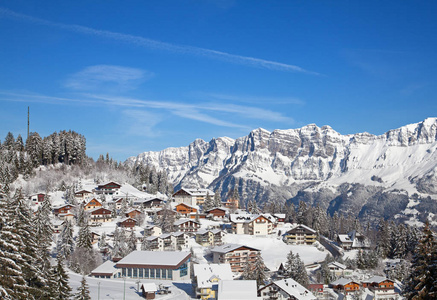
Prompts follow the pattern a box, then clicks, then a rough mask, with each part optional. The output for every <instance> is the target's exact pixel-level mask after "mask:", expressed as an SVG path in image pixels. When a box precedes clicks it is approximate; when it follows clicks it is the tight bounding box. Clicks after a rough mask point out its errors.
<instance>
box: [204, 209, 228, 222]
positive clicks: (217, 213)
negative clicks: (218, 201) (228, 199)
mask: <svg viewBox="0 0 437 300" xmlns="http://www.w3.org/2000/svg"><path fill="white" fill-rule="evenodd" d="M227 212H228V210H227V209H226V208H223V207H214V208H211V209H210V210H207V211H206V213H207V214H208V215H212V217H213V218H218V219H224V218H225V217H226V214H227Z"/></svg>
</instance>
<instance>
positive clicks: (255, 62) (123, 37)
mask: <svg viewBox="0 0 437 300" xmlns="http://www.w3.org/2000/svg"><path fill="white" fill-rule="evenodd" d="M0 16H3V17H9V18H14V19H18V20H22V21H26V22H32V23H34V24H41V25H46V26H52V27H56V28H59V29H63V30H68V31H72V32H77V33H81V34H86V35H93V36H98V37H102V38H108V39H112V40H118V41H121V42H124V43H128V44H133V45H137V46H141V47H144V48H149V49H158V50H165V51H170V52H177V53H182V54H190V55H195V56H204V57H207V58H210V59H216V60H221V61H226V62H230V63H233V64H238V65H245V66H250V67H255V68H261V69H268V70H275V71H286V72H300V73H306V74H312V75H320V74H319V73H317V72H313V71H309V70H306V69H304V68H302V67H299V66H296V65H291V64H286V63H281V62H276V61H271V60H265V59H261V58H256V57H250V56H243V55H237V54H231V53H227V52H223V51H217V50H212V49H206V48H201V47H194V46H187V45H176V44H171V43H166V42H161V41H157V40H152V39H148V38H145V37H141V36H137V35H130V34H124V33H118V32H112V31H108V30H99V29H94V28H91V27H86V26H81V25H75V24H63V23H57V22H52V21H48V20H44V19H40V18H36V17H32V16H28V15H25V14H20V13H17V12H14V11H12V10H9V9H7V8H1V7H0Z"/></svg>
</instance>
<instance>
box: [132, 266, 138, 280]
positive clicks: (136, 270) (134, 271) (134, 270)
mask: <svg viewBox="0 0 437 300" xmlns="http://www.w3.org/2000/svg"><path fill="white" fill-rule="evenodd" d="M133 277H134V278H137V277H138V269H137V268H133Z"/></svg>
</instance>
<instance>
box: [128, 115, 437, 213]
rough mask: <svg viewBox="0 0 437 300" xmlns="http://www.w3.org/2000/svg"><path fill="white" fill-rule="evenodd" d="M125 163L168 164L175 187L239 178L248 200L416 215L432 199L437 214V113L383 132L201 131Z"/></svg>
mask: <svg viewBox="0 0 437 300" xmlns="http://www.w3.org/2000/svg"><path fill="white" fill-rule="evenodd" d="M126 163H127V164H130V165H134V164H139V163H141V164H150V165H153V166H155V167H156V168H157V169H160V170H165V171H166V172H167V174H168V175H169V180H170V181H171V182H172V183H173V184H174V185H175V187H176V188H179V187H191V188H195V187H199V188H207V187H208V188H211V189H214V190H216V189H217V188H219V187H220V188H221V191H222V195H223V196H225V195H226V194H227V192H228V191H229V190H231V189H233V188H234V186H237V187H238V189H239V192H240V195H241V197H242V198H243V199H244V200H245V201H247V200H250V199H256V200H257V201H258V202H259V203H263V202H266V201H269V200H274V201H279V202H281V201H294V202H298V201H300V200H303V201H306V202H310V203H311V204H316V203H318V204H319V205H321V206H323V207H325V208H326V209H328V210H330V211H331V212H333V211H337V210H338V211H340V212H343V213H355V214H358V215H359V216H360V217H363V218H373V219H374V218H376V217H381V216H384V217H394V216H396V215H397V214H399V213H400V212H403V215H405V214H408V213H409V214H410V215H411V216H413V217H415V218H416V217H417V213H416V210H417V209H418V208H420V205H419V204H420V203H422V205H423V203H428V204H426V206H427V207H428V206H432V207H434V208H433V210H432V211H428V213H429V212H431V213H436V214H437V202H435V201H434V200H433V198H436V199H437V118H428V119H426V120H424V121H422V122H419V123H416V124H410V125H406V126H403V127H401V128H398V129H393V130H390V131H388V132H387V133H385V134H383V135H379V136H375V135H372V134H369V133H357V134H353V135H341V134H340V133H338V132H336V131H335V130H333V129H332V128H331V127H329V126H323V127H321V128H320V127H317V126H316V125H315V124H310V125H307V126H304V127H302V128H298V129H289V130H274V131H273V132H270V131H267V130H264V129H261V128H258V129H255V130H253V131H252V132H250V133H249V135H247V136H245V137H241V138H238V139H236V140H234V139H231V138H227V137H221V138H214V139H212V140H211V141H209V142H205V141H203V140H201V139H197V140H195V141H194V142H192V143H191V144H190V145H188V146H187V147H181V148H168V149H165V150H162V151H159V152H144V153H141V154H139V155H138V156H136V157H130V158H129V159H128V160H127V161H126ZM381 207H384V208H383V211H379V210H380V209H381ZM393 207H396V208H395V209H394V208H393ZM375 210H377V211H375ZM434 210H436V211H435V212H434ZM419 211H420V209H419ZM399 216H400V215H398V216H397V217H399ZM431 216H432V215H431ZM422 217H424V216H422Z"/></svg>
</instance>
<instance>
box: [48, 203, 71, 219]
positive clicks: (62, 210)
mask: <svg viewBox="0 0 437 300" xmlns="http://www.w3.org/2000/svg"><path fill="white" fill-rule="evenodd" d="M74 207H75V206H74V205H72V204H69V203H68V204H64V205H61V206H57V207H54V208H53V214H54V215H55V216H59V214H67V213H70V212H71V210H72V209H73V208H74Z"/></svg>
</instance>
